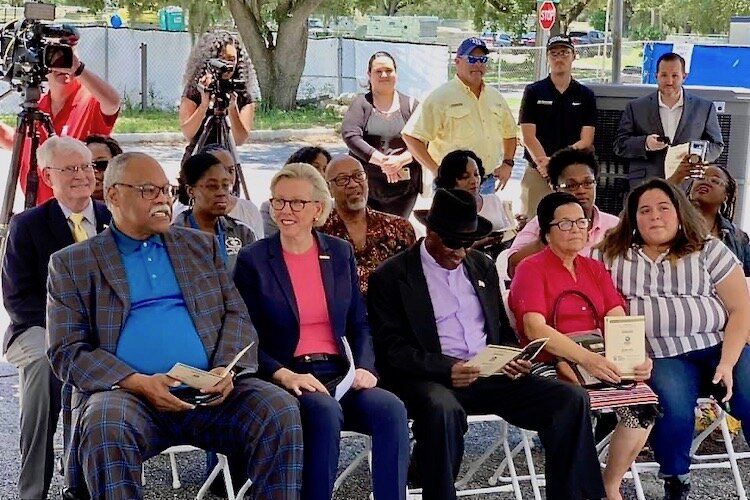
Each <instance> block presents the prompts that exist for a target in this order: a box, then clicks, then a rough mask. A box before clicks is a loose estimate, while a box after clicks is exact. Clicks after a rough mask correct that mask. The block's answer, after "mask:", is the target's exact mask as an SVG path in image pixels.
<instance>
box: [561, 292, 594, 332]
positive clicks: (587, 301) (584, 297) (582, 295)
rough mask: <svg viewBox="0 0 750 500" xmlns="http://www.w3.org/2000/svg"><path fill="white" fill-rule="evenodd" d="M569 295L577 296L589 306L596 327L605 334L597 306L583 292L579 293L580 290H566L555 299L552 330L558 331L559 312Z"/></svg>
mask: <svg viewBox="0 0 750 500" xmlns="http://www.w3.org/2000/svg"><path fill="white" fill-rule="evenodd" d="M568 295H575V296H576V297H579V298H580V299H582V300H583V301H584V302H585V303H586V304H587V305H588V306H589V310H590V311H591V314H593V315H594V323H595V324H596V327H597V328H598V329H599V331H600V332H603V331H604V330H603V328H602V323H601V319H600V318H599V313H598V312H597V310H596V306H594V303H593V302H592V301H591V299H590V298H589V297H588V296H587V295H586V294H584V293H583V292H579V291H578V290H565V291H564V292H562V293H561V294H560V295H558V296H557V298H556V299H555V305H554V306H553V307H552V328H554V329H555V330H557V311H558V309H559V307H560V303H561V302H562V300H563V299H564V298H565V297H566V296H568Z"/></svg>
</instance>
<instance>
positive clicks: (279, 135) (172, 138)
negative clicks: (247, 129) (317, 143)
mask: <svg viewBox="0 0 750 500" xmlns="http://www.w3.org/2000/svg"><path fill="white" fill-rule="evenodd" d="M321 136H322V137H327V138H328V137H330V138H331V139H340V135H339V134H338V133H337V132H336V131H335V130H334V129H332V128H327V127H315V128H307V129H280V130H253V131H252V133H251V134H250V139H249V141H250V142H256V143H257V142H288V141H294V140H305V139H307V138H309V137H321ZM114 138H115V139H116V140H117V142H119V143H120V144H135V143H143V142H161V143H164V142H177V143H184V142H186V139H185V136H183V135H182V134H180V133H178V132H153V133H146V134H142V133H135V134H114Z"/></svg>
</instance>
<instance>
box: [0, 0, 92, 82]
mask: <svg viewBox="0 0 750 500" xmlns="http://www.w3.org/2000/svg"><path fill="white" fill-rule="evenodd" d="M54 19H55V6H54V5H48V4H43V3H35V2H27V3H26V4H24V18H23V19H20V20H15V21H11V22H10V23H8V24H6V25H5V26H4V27H3V28H2V29H1V30H0V54H2V60H0V68H1V69H0V73H2V79H3V80H5V81H7V82H8V83H10V84H11V85H13V86H19V87H28V86H38V85H40V84H41V82H43V81H46V79H47V73H48V72H49V71H50V70H52V69H55V68H66V69H67V68H70V67H71V66H72V65H73V47H72V44H75V43H76V42H77V41H78V39H79V33H78V30H77V29H76V28H75V27H73V26H71V25H69V24H60V23H50V22H44V21H54Z"/></svg>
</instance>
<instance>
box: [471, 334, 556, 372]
mask: <svg viewBox="0 0 750 500" xmlns="http://www.w3.org/2000/svg"><path fill="white" fill-rule="evenodd" d="M548 341H549V339H548V338H547V337H544V338H541V339H536V340H533V341H531V342H529V343H528V344H527V345H526V347H524V348H523V349H519V348H518V347H510V346H505V345H488V346H487V347H485V348H484V349H483V350H482V351H480V352H479V353H478V354H477V355H476V356H474V357H473V358H471V359H470V360H469V361H467V362H466V366H475V367H478V368H479V370H480V372H479V376H480V377H489V376H491V375H500V373H501V372H502V370H503V368H505V365H507V364H508V363H510V362H511V361H515V360H518V359H523V360H526V361H532V360H533V359H534V358H535V357H536V356H537V355H538V354H539V353H540V352H541V351H542V349H544V346H545V345H547V342H548Z"/></svg>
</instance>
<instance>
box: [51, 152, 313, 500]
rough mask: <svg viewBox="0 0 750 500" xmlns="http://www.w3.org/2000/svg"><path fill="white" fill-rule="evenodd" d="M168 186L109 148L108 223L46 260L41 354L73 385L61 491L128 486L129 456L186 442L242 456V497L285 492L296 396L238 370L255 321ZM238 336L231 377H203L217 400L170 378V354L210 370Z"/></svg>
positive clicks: (296, 454)
mask: <svg viewBox="0 0 750 500" xmlns="http://www.w3.org/2000/svg"><path fill="white" fill-rule="evenodd" d="M170 188H171V186H170V185H169V183H168V181H167V177H166V176H165V174H164V171H163V170H162V168H161V166H160V165H159V164H158V163H157V162H156V161H155V160H154V159H153V158H151V157H150V156H148V155H145V154H142V153H125V154H124V155H121V156H119V157H116V158H115V159H114V160H113V161H112V162H110V165H109V167H108V169H107V171H106V173H105V179H104V192H105V199H106V202H107V205H108V206H109V208H110V211H111V212H112V221H113V226H112V227H110V228H108V229H107V230H105V231H104V232H103V233H101V234H99V235H97V236H96V237H94V238H91V239H89V240H87V241H85V242H83V243H79V244H76V245H73V246H71V247H69V248H66V249H64V250H61V251H59V252H57V253H55V254H54V255H53V256H52V258H51V260H50V267H49V281H48V303H47V324H48V330H49V333H48V356H49V359H50V362H51V364H52V369H53V371H54V372H55V374H56V375H57V376H58V377H59V378H60V379H61V380H62V381H63V382H67V383H70V384H71V385H72V386H73V387H74V394H73V401H72V408H73V418H72V425H73V430H72V438H71V443H70V446H69V449H68V452H67V456H66V483H67V486H68V490H67V491H66V494H68V495H69V496H68V497H69V498H77V497H81V498H87V494H88V495H89V496H90V497H91V498H93V499H99V498H101V499H107V500H109V499H113V500H114V499H138V498H141V497H142V492H141V484H140V483H141V481H140V479H141V464H142V462H143V461H144V460H146V459H148V458H150V457H152V456H154V455H156V454H157V453H159V452H161V451H162V450H164V449H165V448H167V447H169V446H172V445H177V444H191V445H194V446H198V447H200V448H203V449H206V450H210V451H215V452H218V453H223V454H225V455H228V456H229V457H231V460H232V461H233V462H234V463H241V464H243V465H244V466H245V471H244V472H245V477H246V478H249V479H251V480H252V481H253V487H252V489H251V492H250V495H251V498H263V499H285V500H286V499H295V498H298V496H299V489H300V482H301V470H302V465H301V464H302V428H301V425H300V418H299V410H298V407H297V402H296V399H295V398H293V397H292V396H291V395H289V394H288V393H286V392H285V391H283V390H281V389H279V388H278V387H276V386H274V385H273V384H270V383H266V382H263V381H261V380H259V379H257V378H255V377H252V376H246V375H248V374H250V373H254V372H255V370H256V369H257V364H258V363H257V334H256V332H255V329H254V328H253V326H252V324H251V323H250V319H249V317H248V315H247V310H246V308H245V305H244V303H243V302H242V299H241V298H240V296H239V295H238V293H237V291H236V290H235V288H234V285H233V283H232V281H231V279H230V277H229V276H228V274H227V273H226V271H225V269H224V265H223V263H222V259H221V253H220V250H219V246H218V243H217V241H215V238H212V237H211V236H210V235H208V234H205V233H201V232H198V231H194V230H192V229H187V228H181V227H175V226H170V221H171V192H170ZM252 341H254V342H256V344H255V345H254V346H253V347H252V348H251V350H250V351H249V352H248V354H246V355H245V356H244V357H243V359H242V360H241V361H240V363H239V364H238V368H236V369H235V373H238V374H239V375H238V376H237V377H236V378H235V379H234V381H233V380H232V377H226V378H225V379H224V380H223V381H221V382H219V383H217V384H216V385H215V386H214V387H212V388H210V389H206V391H207V392H208V393H214V394H217V395H218V396H219V399H218V400H216V401H214V402H211V403H208V404H205V405H192V404H189V403H186V402H185V401H183V400H181V399H179V398H177V397H176V396H175V395H174V394H173V393H172V392H171V390H170V389H174V388H175V387H176V386H177V385H179V382H177V381H176V380H174V379H172V378H170V377H168V376H167V375H165V372H166V371H168V370H169V368H170V367H171V366H172V365H173V364H174V363H175V362H176V361H182V362H188V363H190V364H192V365H193V366H198V367H201V368H205V369H207V370H211V371H213V372H217V373H218V372H220V371H221V370H223V367H225V366H227V365H228V364H229V362H230V361H231V359H232V358H233V357H234V355H235V354H236V353H237V352H239V351H240V350H241V349H242V348H243V347H244V346H246V345H247V344H249V343H250V342H252ZM233 479H235V480H237V479H238V478H233ZM239 479H242V480H244V478H239Z"/></svg>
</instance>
